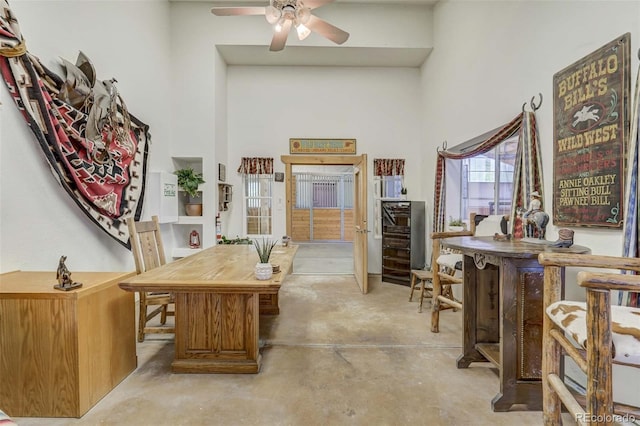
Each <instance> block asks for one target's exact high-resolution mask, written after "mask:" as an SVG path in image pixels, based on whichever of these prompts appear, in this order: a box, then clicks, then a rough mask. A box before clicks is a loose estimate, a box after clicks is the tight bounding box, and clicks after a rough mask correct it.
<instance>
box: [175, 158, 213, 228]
mask: <svg viewBox="0 0 640 426" xmlns="http://www.w3.org/2000/svg"><path fill="white" fill-rule="evenodd" d="M174 173H175V175H176V176H178V186H179V187H180V189H182V190H183V191H184V192H186V193H187V195H189V198H190V200H189V201H190V202H189V203H187V204H185V210H186V213H187V216H202V203H195V202H193V201H194V199H196V198H200V194H199V193H198V186H199V185H200V184H202V183H205V182H204V178H203V177H202V173H197V172H196V171H195V170H193V168H191V167H187V168H185V169H179V170H176V171H175V172H174Z"/></svg>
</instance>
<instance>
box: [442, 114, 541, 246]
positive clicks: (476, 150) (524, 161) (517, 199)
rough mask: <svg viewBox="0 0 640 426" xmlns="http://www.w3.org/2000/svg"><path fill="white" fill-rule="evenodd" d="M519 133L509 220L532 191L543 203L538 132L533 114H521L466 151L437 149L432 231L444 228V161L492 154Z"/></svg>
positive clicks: (511, 228) (513, 222)
mask: <svg viewBox="0 0 640 426" xmlns="http://www.w3.org/2000/svg"><path fill="white" fill-rule="evenodd" d="M518 131H519V136H518V151H517V153H516V163H515V167H514V175H513V195H512V205H511V218H515V217H516V213H517V210H518V209H519V208H525V207H526V204H527V202H528V200H529V196H530V195H531V193H532V192H534V191H538V193H540V196H541V197H542V199H543V200H544V195H543V192H542V191H543V179H542V160H541V157H540V149H539V147H538V131H537V128H536V119H535V114H534V113H533V112H527V111H523V112H522V113H520V114H518V115H517V116H516V117H515V118H514V119H513V120H511V121H510V122H509V123H507V124H505V125H504V126H502V127H501V128H500V129H498V130H497V131H496V132H495V133H494V134H493V135H491V136H489V137H488V138H487V139H486V140H484V141H482V142H480V143H479V144H477V145H476V146H474V147H472V149H470V150H469V151H465V152H452V151H448V150H446V147H445V149H440V148H438V150H437V152H438V159H437V164H436V180H435V182H436V184H435V190H434V202H433V231H434V232H442V231H444V227H445V226H444V225H445V207H446V192H445V175H446V160H448V159H449V160H462V159H465V158H471V157H474V156H476V155H479V154H484V153H485V152H488V151H491V150H492V149H494V148H495V147H496V146H497V145H499V144H500V143H502V142H504V141H505V140H507V139H508V138H510V137H511V136H513V135H514V134H516V133H517V132H518ZM514 224H515V220H510V221H509V226H510V229H509V233H511V234H513V230H514Z"/></svg>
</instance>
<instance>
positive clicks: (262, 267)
mask: <svg viewBox="0 0 640 426" xmlns="http://www.w3.org/2000/svg"><path fill="white" fill-rule="evenodd" d="M255 273H256V279H258V280H270V279H271V276H272V275H273V266H271V264H270V263H256V269H255Z"/></svg>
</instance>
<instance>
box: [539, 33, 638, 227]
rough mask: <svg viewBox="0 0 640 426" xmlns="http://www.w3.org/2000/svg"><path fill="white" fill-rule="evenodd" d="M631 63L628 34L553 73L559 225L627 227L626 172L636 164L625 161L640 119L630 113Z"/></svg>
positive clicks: (556, 218) (555, 195)
mask: <svg viewBox="0 0 640 426" xmlns="http://www.w3.org/2000/svg"><path fill="white" fill-rule="evenodd" d="M631 61H632V59H631V35H630V33H626V34H623V35H621V36H619V37H617V38H616V39H614V40H612V41H610V42H609V43H607V44H605V45H604V46H602V47H600V48H598V49H596V50H594V51H593V52H591V53H589V54H588V55H586V56H584V57H582V58H581V59H579V60H578V61H576V62H574V63H572V64H571V65H569V66H567V67H565V68H564V69H562V70H561V71H558V72H557V73H555V74H554V75H553V100H554V101H553V121H554V123H553V166H554V167H553V187H552V189H553V191H552V192H551V193H552V194H553V209H552V211H553V223H554V225H556V226H571V227H575V226H589V227H594V226H597V227H606V228H620V227H621V226H622V222H623V220H624V217H623V216H624V210H625V209H626V208H627V206H626V205H625V202H626V201H627V200H625V198H624V190H625V185H626V183H627V182H626V180H627V178H626V176H631V175H627V174H626V171H625V170H626V169H627V167H626V166H627V165H629V166H631V164H633V163H632V162H627V161H625V153H627V152H628V151H629V149H628V148H629V141H630V140H631V139H630V137H629V136H630V134H629V133H630V132H629V128H630V127H633V126H630V125H629V123H630V122H631V123H633V122H634V120H636V121H637V117H631V113H630V112H631V106H630V102H629V101H630V100H631V99H633V95H632V94H631V95H630V93H631V84H630V83H631V78H630V76H631V75H632V73H631ZM587 70H589V71H588V72H587ZM596 87H597V89H595V88H596ZM632 143H634V141H632ZM547 210H548V209H547Z"/></svg>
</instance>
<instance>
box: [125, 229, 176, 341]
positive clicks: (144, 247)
mask: <svg viewBox="0 0 640 426" xmlns="http://www.w3.org/2000/svg"><path fill="white" fill-rule="evenodd" d="M127 226H128V227H129V235H130V236H131V252H132V253H133V259H134V261H135V263H136V272H137V273H138V274H141V273H143V272H146V271H149V270H151V269H154V268H157V267H158V266H161V265H164V264H165V263H166V260H165V254H164V246H163V244H162V235H161V234H160V225H159V223H158V217H157V216H153V217H152V218H151V221H148V222H135V221H134V219H133V218H132V217H129V218H128V219H127ZM139 298H140V301H139V308H140V311H139V314H138V342H143V341H144V337H145V334H147V333H174V332H175V328H174V327H168V326H164V325H165V324H166V322H167V316H175V312H174V311H170V310H169V304H173V303H174V299H173V294H171V293H151V292H140V293H139ZM149 307H152V308H153V307H155V309H153V310H152V311H151V312H148V309H147V308H149ZM157 315H160V324H161V325H162V326H149V325H147V323H148V322H149V321H150V320H151V319H153V318H155V317H156V316H157Z"/></svg>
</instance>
